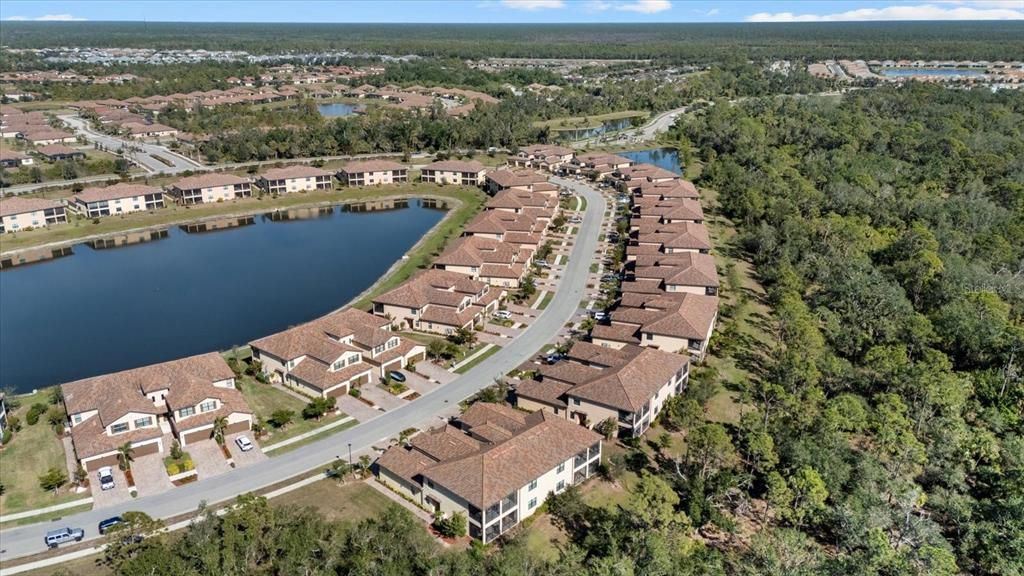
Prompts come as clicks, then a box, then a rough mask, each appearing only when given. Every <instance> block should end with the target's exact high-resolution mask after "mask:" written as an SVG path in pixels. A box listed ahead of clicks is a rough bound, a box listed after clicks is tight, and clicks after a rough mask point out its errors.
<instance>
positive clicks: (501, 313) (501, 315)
mask: <svg viewBox="0 0 1024 576" xmlns="http://www.w3.org/2000/svg"><path fill="white" fill-rule="evenodd" d="M494 317H495V318H497V319H498V320H508V319H510V318H512V313H511V312H509V311H508V310H498V311H497V312H495V313H494Z"/></svg>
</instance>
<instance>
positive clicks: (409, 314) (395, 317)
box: [373, 304, 419, 327]
mask: <svg viewBox="0 0 1024 576" xmlns="http://www.w3.org/2000/svg"><path fill="white" fill-rule="evenodd" d="M373 308H374V314H376V315H377V316H386V317H388V318H391V320H392V322H393V323H396V324H398V325H400V326H403V327H404V326H405V323H406V322H408V324H409V326H412V325H414V324H415V322H416V321H417V320H418V319H419V310H417V311H416V312H415V313H414V312H413V311H412V310H411V309H410V308H408V307H405V306H394V305H391V304H383V305H382V310H381V311H380V312H378V311H377V304H374V305H373Z"/></svg>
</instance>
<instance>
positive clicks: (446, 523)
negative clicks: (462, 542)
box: [434, 512, 468, 538]
mask: <svg viewBox="0 0 1024 576" xmlns="http://www.w3.org/2000/svg"><path fill="white" fill-rule="evenodd" d="M434 529H435V530H437V533H438V534H440V535H441V536H444V537H445V538H461V537H462V536H465V535H466V530H467V529H468V524H467V522H466V517H465V516H463V515H462V513H461V512H456V513H455V514H452V515H451V516H450V517H448V518H444V517H442V516H440V515H438V516H437V518H435V519H434Z"/></svg>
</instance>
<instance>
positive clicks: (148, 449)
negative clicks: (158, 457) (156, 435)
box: [133, 442, 160, 456]
mask: <svg viewBox="0 0 1024 576" xmlns="http://www.w3.org/2000/svg"><path fill="white" fill-rule="evenodd" d="M133 448H135V455H136V456H145V455H146V454H156V453H157V452H159V451H160V445H159V444H157V443H156V442H150V443H149V444H142V445H141V446H133Z"/></svg>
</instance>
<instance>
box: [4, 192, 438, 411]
mask: <svg viewBox="0 0 1024 576" xmlns="http://www.w3.org/2000/svg"><path fill="white" fill-rule="evenodd" d="M403 204H406V205H407V207H405V208H401V209H393V210H383V211H370V212H360V211H357V210H361V209H366V207H364V206H354V207H352V208H351V209H348V208H343V207H341V206H335V207H330V208H323V209H317V208H312V209H305V210H292V211H289V212H287V213H283V212H282V213H277V214H264V215H256V216H253V217H248V218H242V219H238V218H235V219H233V220H221V221H217V222H212V223H207V224H192V225H182V226H172V227H169V228H168V229H167V230H166V232H163V231H161V232H155V233H146V234H145V235H135V236H134V237H133V238H134V240H133V239H126V238H127V237H126V236H121V237H120V238H119V239H117V238H112V239H110V240H105V241H103V242H98V243H92V244H93V246H95V247H91V246H88V245H86V244H78V245H75V246H74V247H72V252H73V254H72V255H68V256H64V257H59V258H55V259H52V260H49V261H45V262H40V263H36V264H31V265H26V266H16V267H13V268H9V269H6V270H3V271H2V272H0V343H2V345H0V387H3V388H13V389H15V390H17V391H30V390H32V389H33V388H41V387H44V386H49V385H52V384H59V383H62V382H69V381H72V380H77V379H79V378H85V377H88V376H93V375H97V374H105V373H109V372H115V371H118V370H123V369H127V368H132V367H136V366H143V365H146V364H152V363H155V362H162V361H165V360H171V359H174V358H179V357H182V356H188V355H191V354H199V353H202V352H208V351H212V350H226V349H229V348H231V347H233V346H235V345H244V344H246V343H247V342H249V341H250V340H252V339H255V338H259V337H261V336H265V335H267V334H271V333H273V332H277V331H279V330H282V329H284V328H287V327H288V326H291V325H294V324H299V323H301V322H305V321H307V320H310V319H313V318H315V317H317V316H320V315H323V314H325V313H327V312H330V311H331V310H334V309H336V308H338V307H340V306H343V305H344V304H346V303H347V302H349V301H350V300H351V299H352V298H354V297H356V296H357V295H359V294H360V293H361V292H363V291H364V290H365V289H366V288H368V287H369V286H370V285H371V284H373V283H374V282H375V281H377V279H379V278H380V277H381V276H382V275H383V274H384V273H385V272H386V271H387V270H388V268H389V267H390V266H391V265H392V264H393V263H394V262H395V261H397V260H399V259H400V258H402V256H403V255H404V254H405V253H406V252H407V251H408V250H409V248H411V247H412V246H413V245H414V244H415V243H416V242H417V241H418V240H419V239H420V238H421V237H422V236H423V234H424V233H425V232H427V231H428V230H429V229H430V228H431V227H433V226H434V225H435V224H437V223H438V222H439V221H440V220H441V218H442V217H443V216H444V212H443V211H442V210H437V209H433V208H428V207H426V206H425V205H424V202H421V201H419V200H410V201H409V202H407V203H403ZM371 208H373V206H371ZM186 230H187V231H186ZM135 241H138V242H140V243H133V244H130V245H124V244H126V243H128V242H135ZM118 244H121V246H119V247H117V245H118ZM107 246H113V247H107ZM371 247H372V248H371Z"/></svg>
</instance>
